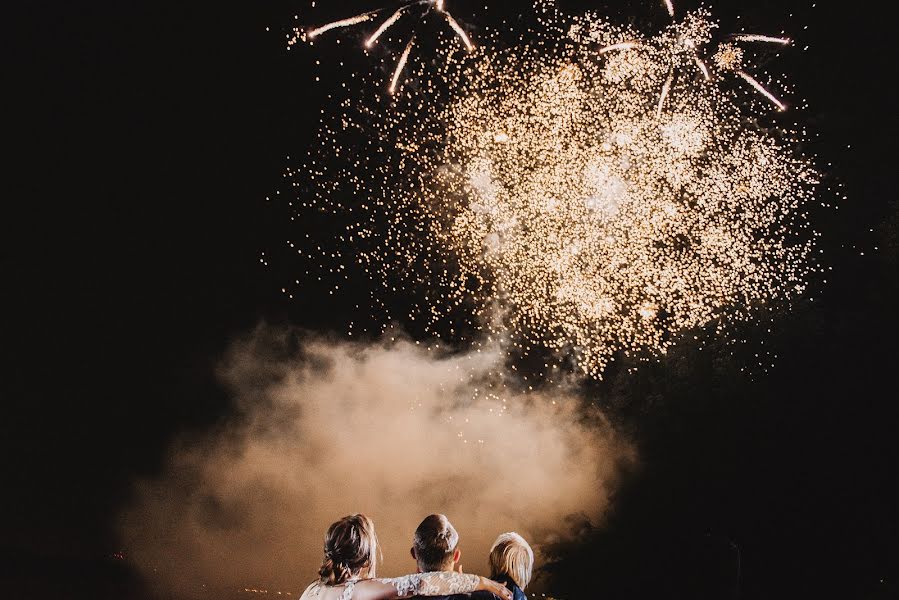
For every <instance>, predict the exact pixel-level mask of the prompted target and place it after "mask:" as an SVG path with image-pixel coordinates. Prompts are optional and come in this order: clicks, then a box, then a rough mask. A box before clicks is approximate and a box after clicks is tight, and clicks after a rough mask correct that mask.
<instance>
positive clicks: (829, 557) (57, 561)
mask: <svg viewBox="0 0 899 600" xmlns="http://www.w3.org/2000/svg"><path fill="white" fill-rule="evenodd" d="M343 4H344V3H341V5H343ZM457 4H459V5H464V4H466V3H464V2H459V3H457ZM503 4H504V5H508V6H509V9H508V10H509V13H510V14H514V13H515V12H516V10H514V9H513V8H512V7H514V6H518V5H521V6H525V5H526V3H524V2H522V3H513V2H509V3H503ZM565 4H567V5H569V6H572V7H575V6H577V5H580V6H583V7H586V6H596V5H599V4H602V3H601V2H596V3H589V2H568V3H565ZM621 4H622V5H623V4H624V3H621ZM644 4H645V5H651V4H652V1H651V0H647V2H646V3H644ZM644 4H641V3H639V2H630V3H628V5H629V6H631V7H642V8H632V9H630V10H633V11H640V10H642V11H644V14H647V13H648V12H649V10H650V9H652V8H655V7H654V6H649V7H648V8H647V7H646V6H645V5H644ZM682 4H684V3H682ZM686 4H690V5H692V4H695V3H692V2H689V3H686ZM736 4H739V5H740V11H741V13H742V14H743V15H744V18H748V19H749V20H750V21H751V22H752V23H755V24H758V26H759V27H760V28H767V30H773V31H780V30H781V28H782V27H786V29H787V32H788V33H790V34H792V35H794V36H796V37H798V38H801V39H802V40H803V42H807V43H808V44H809V45H810V49H809V51H808V52H798V51H797V55H795V56H793V57H789V58H785V59H783V62H782V63H779V64H778V65H776V66H772V68H771V71H772V72H777V69H778V68H782V69H783V70H784V71H787V72H789V74H790V78H791V80H792V81H793V83H794V84H795V86H796V88H797V90H798V91H799V92H800V94H801V95H802V96H804V97H807V98H809V99H810V103H811V106H812V109H811V110H810V111H809V114H808V115H807V116H808V125H809V128H810V129H811V130H812V131H816V132H819V133H820V134H821V140H820V141H819V142H817V143H816V144H815V147H814V150H816V151H817V152H818V153H819V154H820V155H821V156H822V160H823V162H824V163H825V165H826V163H830V162H832V163H833V167H832V168H831V170H830V174H831V177H832V180H831V181H832V182H833V183H839V182H842V183H844V184H845V186H846V191H847V194H848V196H849V198H848V200H846V201H845V202H844V203H843V205H842V207H841V209H840V210H839V211H837V212H823V213H822V214H821V215H820V217H819V219H820V221H819V223H818V227H817V228H818V230H819V231H821V232H823V234H824V236H825V239H824V242H823V247H824V248H825V249H826V251H827V254H826V258H825V261H828V262H829V264H831V265H832V266H833V272H832V273H831V274H829V275H828V284H827V285H826V286H824V287H823V290H822V292H821V293H819V294H816V296H817V300H816V302H815V303H813V304H809V303H804V304H801V305H800V306H799V307H798V308H797V310H796V312H795V313H794V314H793V315H791V316H790V317H788V318H786V319H780V320H779V321H778V322H777V327H776V328H775V329H776V333H775V334H774V335H773V336H772V337H773V339H772V340H771V343H772V344H773V345H774V347H775V348H776V350H777V352H778V354H779V355H780V357H781V358H780V360H779V361H778V364H777V367H776V368H775V369H774V371H773V372H772V373H771V374H757V375H756V376H754V377H753V378H751V379H749V378H742V377H741V376H740V375H739V367H740V366H741V364H740V362H739V361H740V360H742V359H743V358H746V359H747V360H748V359H749V357H748V356H746V357H738V358H737V359H730V360H729V361H724V360H723V359H719V358H720V357H715V356H712V355H710V354H709V353H706V354H698V355H697V354H696V353H692V352H690V351H689V350H685V351H683V352H682V353H681V354H680V355H679V356H678V357H676V358H673V359H672V361H671V363H669V364H666V365H662V366H660V367H658V369H656V370H655V371H653V372H651V373H647V374H645V375H642V376H641V377H640V378H636V377H634V378H631V379H627V378H624V377H618V378H614V379H613V382H611V383H609V384H608V387H611V388H614V389H615V390H616V392H617V397H619V398H622V400H620V401H619V402H618V404H617V405H616V407H615V410H616V411H617V414H618V415H619V417H618V418H620V419H621V423H622V426H623V427H626V428H627V429H629V430H631V431H633V432H635V435H637V436H638V438H639V439H640V440H641V455H642V457H643V461H644V464H645V468H644V470H643V471H642V472H641V473H640V474H639V475H635V477H634V479H633V481H632V482H630V483H629V484H628V485H627V486H626V488H625V489H624V490H623V492H622V498H624V501H622V502H620V503H619V504H620V505H621V506H623V507H624V508H623V509H622V510H621V511H620V513H619V514H617V515H616V516H614V517H613V519H612V522H611V524H610V526H609V528H608V530H607V531H605V532H603V533H601V534H598V535H593V536H588V539H587V540H586V541H585V548H586V550H584V551H583V554H582V555H583V556H585V557H589V558H590V560H591V561H592V560H594V559H596V560H599V561H600V562H601V563H602V564H604V565H607V567H606V570H605V571H603V570H602V569H600V571H599V572H598V574H605V575H606V582H605V583H603V584H602V585H604V586H606V587H605V588H603V589H606V590H608V591H609V592H610V593H611V592H614V593H616V594H618V595H616V596H614V597H622V598H625V597H644V595H649V594H650V593H655V592H656V591H658V590H662V589H666V586H670V585H673V584H672V583H671V581H673V580H672V579H671V578H672V572H674V571H675V570H677V571H678V572H680V573H683V572H686V568H684V569H682V568H681V567H682V566H683V565H682V562H681V561H679V560H675V558H674V557H676V556H678V555H679V554H680V549H684V548H691V549H695V548H697V547H699V546H701V545H702V544H705V543H706V542H708V544H711V546H713V547H714V546H715V544H719V545H721V544H723V545H724V546H726V547H727V548H730V547H731V545H732V544H735V545H737V546H738V547H739V548H740V549H741V551H742V556H743V560H744V573H743V581H744V582H745V583H744V590H745V596H746V597H759V598H762V597H765V598H779V597H787V596H788V595H791V594H792V595H793V597H795V595H796V594H799V595H800V597H806V596H811V595H812V594H813V593H814V594H815V595H817V596H819V597H821V596H823V597H843V598H846V597H852V598H886V597H888V595H889V594H890V593H895V590H897V585H899V582H897V578H899V442H897V436H896V433H895V432H896V431H897V428H899V407H897V406H899V393H897V392H896V363H897V360H899V353H897V351H896V339H897V334H899V318H897V313H896V308H897V306H899V303H897V301H899V295H897V291H899V285H897V284H899V281H897V267H899V239H897V237H899V212H897V203H896V198H895V191H894V185H893V178H892V175H893V173H894V168H893V165H894V163H895V159H896V152H895V140H896V117H895V102H894V96H893V95H892V89H891V88H892V87H893V86H892V81H891V78H892V76H893V75H894V73H893V71H894V69H893V68H892V67H891V66H890V65H891V64H892V62H893V59H894V58H895V55H896V52H895V49H894V42H895V34H894V32H893V29H894V27H893V23H892V22H891V21H890V20H889V19H887V18H886V16H885V15H884V14H882V13H879V12H877V11H876V10H875V9H873V8H867V6H866V5H863V4H856V5H851V4H846V3H836V2H819V3H818V4H819V5H818V6H817V7H816V8H814V9H812V8H811V4H812V3H811V2H809V1H805V2H798V1H795V2H794V1H792V0H790V1H785V2H770V1H765V2H752V3H742V2H741V3H737V2H720V1H718V2H713V3H712V5H713V7H714V8H715V10H716V11H718V14H721V15H723V16H724V17H725V19H728V18H729V15H730V13H732V12H733V5H736ZM303 6H305V3H303ZM346 6H347V11H348V12H352V9H353V8H354V7H357V6H359V7H363V6H369V5H368V4H365V3H363V2H358V1H357V0H354V1H353V2H348V3H346ZM298 8H299V7H298V6H297V5H293V6H292V5H291V3H289V2H285V1H282V0H276V1H272V2H258V1H257V2H250V1H246V2H236V1H234V0H223V1H222V2H215V3H213V2H205V1H203V0H198V1H195V2H178V3H173V2H165V1H164V0H162V1H159V2H153V3H151V2H143V1H134V2H109V1H107V0H96V1H95V2H92V3H88V4H84V3H73V2H61V1H58V0H57V1H49V2H33V3H28V4H27V5H19V6H16V7H15V8H12V14H7V16H6V17H4V28H3V29H4V33H3V36H2V37H3V42H2V44H3V54H4V59H5V62H6V63H7V66H6V68H5V69H4V80H5V82H6V83H5V84H4V85H3V88H4V92H3V96H4V98H5V99H6V100H7V101H11V106H10V107H9V108H7V109H6V110H5V111H4V113H5V114H4V122H5V124H4V139H5V141H6V143H5V144H4V145H5V146H6V147H7V150H8V153H9V154H11V155H12V161H9V159H7V161H6V163H5V164H6V167H7V174H6V177H5V180H6V181H7V182H10V183H11V184H12V185H6V186H5V189H6V193H5V194H4V217H3V219H2V221H0V223H2V246H0V248H2V254H0V269H2V286H0V306H2V313H0V340H2V342H0V347H2V352H3V360H2V364H3V374H2V377H0V399H2V408H3V415H2V418H0V444H2V448H0V509H2V510H0V557H2V558H4V560H5V563H6V565H7V567H6V568H5V570H4V569H0V576H3V577H11V578H12V577H13V575H16V573H18V572H19V570H25V571H28V572H30V573H41V572H42V569H44V568H45V566H46V565H53V566H52V568H51V567H47V568H48V569H51V570H52V569H55V570H56V571H59V572H66V573H68V572H70V571H72V570H73V569H74V568H73V567H72V565H77V564H82V563H81V562H80V561H86V562H90V563H91V564H94V563H102V562H103V560H104V557H106V556H108V555H109V554H110V553H111V552H113V551H115V550H117V549H118V546H117V542H116V539H115V535H114V515H115V513H116V511H117V510H118V509H119V507H120V506H121V505H122V503H123V502H125V501H126V500H127V496H128V491H129V487H130V484H131V481H132V480H133V478H134V477H135V476H139V475H146V474H152V473H153V472H154V470H155V469H157V468H158V467H159V465H160V464H161V461H162V460H163V457H164V451H165V448H166V447H167V444H168V443H169V442H170V440H171V439H172V438H173V436H174V435H176V434H177V433H178V432H180V431H184V430H190V429H197V428H202V427H204V426H208V425H209V424H211V423H214V422H215V421H216V420H218V419H220V418H222V417H223V416H224V415H226V414H227V411H228V398H227V397H226V395H225V394H224V392H223V391H221V390H220V389H219V387H218V386H217V385H216V382H215V377H214V372H213V369H214V367H215V365H216V363H217V361H218V360H219V358H220V356H221V354H222V352H223V351H224V349H225V348H226V347H227V344H228V340H229V339H230V338H231V337H232V336H233V335H235V334H238V333H241V332H243V331H246V330H247V329H248V328H250V327H252V326H253V325H254V324H255V323H257V322H258V321H259V320H260V319H263V318H265V319H268V320H271V321H274V322H292V323H296V324H299V325H302V326H304V327H310V328H316V327H318V328H322V327H323V326H322V324H325V323H329V322H330V321H329V319H330V318H331V317H332V315H329V314H328V312H327V304H326V303H325V302H322V303H320V304H319V305H318V306H317V307H316V306H312V308H311V310H306V311H304V312H302V313H300V311H298V310H297V309H296V307H295V306H291V305H289V304H287V303H284V302H283V301H282V299H281V296H280V294H279V288H280V285H279V280H278V277H277V276H273V275H272V274H271V273H269V272H266V271H265V270H264V269H262V268H261V267H260V266H259V262H258V257H259V252H260V251H262V250H264V249H266V248H267V247H269V246H271V245H272V244H273V239H272V238H273V237H276V236H278V235H280V230H279V228H280V227H281V225H279V224H278V217H279V215H277V214H272V211H271V209H270V208H267V206H266V204H265V202H264V198H265V196H266V195H267V194H268V193H269V191H270V190H272V189H273V188H274V187H275V186H276V185H277V184H278V180H279V178H280V176H281V173H282V170H283V168H284V166H285V165H286V163H285V159H284V157H285V155H287V154H293V155H300V154H301V153H303V152H304V151H305V149H306V147H307V145H308V144H309V143H310V140H311V139H312V131H313V126H314V124H315V123H314V120H313V119H311V118H310V116H309V115H311V114H312V113H314V112H315V111H317V110H318V108H319V107H320V100H321V99H320V98H316V97H312V96H310V95H309V93H308V92H307V90H308V86H307V81H308V79H304V78H307V77H308V76H309V73H308V72H307V71H305V70H304V67H303V64H304V63H303V61H302V60H299V59H297V58H296V57H295V56H291V55H289V54H288V53H286V52H285V51H284V48H283V38H282V37H281V33H280V28H282V27H283V26H284V25H287V24H289V23H290V22H291V20H292V15H293V14H294V13H295V12H296V11H297V9H298ZM619 10H621V9H619ZM791 13H792V14H793V17H789V16H788V15H790V14H791ZM460 14H464V11H462V10H461V9H460ZM726 22H730V23H735V21H733V20H730V21H726ZM805 25H808V26H809V29H808V30H802V29H801V28H802V27H804V26H805ZM267 26H270V27H271V28H272V30H273V31H272V32H269V33H266V31H265V27H267ZM5 104H6V103H5ZM850 145H851V149H849V148H848V146H850ZM872 230H873V231H872ZM275 241H276V240H275ZM875 248H878V250H875ZM862 252H863V253H864V256H862V255H861V254H862ZM306 308H307V309H309V307H306ZM756 335H760V334H756ZM738 354H739V353H738ZM722 361H723V362H722ZM697 540H702V544H700V542H698V541H697ZM715 540H718V541H717V542H716V541H715ZM716 552H717V551H716V550H713V551H712V554H713V555H714V556H716V557H718V558H715V559H714V560H719V559H720V557H721V556H725V558H724V559H720V560H724V561H725V562H727V560H729V559H727V558H726V552H725V553H724V554H721V553H720V552H719V553H717V554H716ZM727 552H729V550H728V551H727ZM700 554H701V553H700ZM585 560H586V559H585ZM714 560H712V563H714ZM647 563H648V564H649V566H647ZM702 564H706V563H702ZM709 564H711V563H709ZM9 565H12V566H9ZM672 565H674V566H672ZM578 566H581V565H580V564H579V563H578V561H575V560H571V561H569V562H568V563H566V564H563V565H561V566H560V572H562V573H569V574H570V572H571V570H572V569H574V568H575V567H578ZM67 569H68V570H67ZM709 569H710V570H714V568H713V567H709ZM74 570H77V569H74ZM56 571H54V572H56ZM725 571H726V568H725ZM16 577H18V575H16ZM48 577H51V576H50V575H48ZM628 578H631V581H630V583H628ZM880 579H885V583H880ZM634 581H640V582H641V583H639V584H638V583H634ZM685 585H686V584H685ZM888 590H889V591H888ZM85 597H97V596H90V595H88V596H85ZM572 597H574V596H572ZM722 597H723V596H722Z"/></svg>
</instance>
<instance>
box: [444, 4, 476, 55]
mask: <svg viewBox="0 0 899 600" xmlns="http://www.w3.org/2000/svg"><path fill="white" fill-rule="evenodd" d="M443 14H445V15H446V20H447V22H448V23H449V25H450V27H452V29H453V31H455V32H456V35H458V36H459V39H461V40H462V43H463V44H465V48H466V49H467V50H468V51H469V52H472V51H473V50H474V44H472V43H471V39H470V38H469V37H468V34H467V33H465V30H464V29H462V26H461V25H459V23H458V22H456V20H455V19H454V18H453V15H451V14H449V13H448V12H444V13H443Z"/></svg>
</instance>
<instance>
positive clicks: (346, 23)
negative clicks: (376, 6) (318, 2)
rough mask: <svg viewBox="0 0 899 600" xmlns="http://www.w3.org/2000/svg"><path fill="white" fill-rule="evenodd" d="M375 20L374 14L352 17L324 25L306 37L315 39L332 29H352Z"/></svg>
mask: <svg viewBox="0 0 899 600" xmlns="http://www.w3.org/2000/svg"><path fill="white" fill-rule="evenodd" d="M372 18H374V13H365V14H364V15H359V16H356V17H350V18H349V19H343V20H341V21H334V22H333V23H328V24H327V25H322V26H321V27H319V28H317V29H313V30H312V31H310V32H308V33H307V34H306V35H307V36H308V37H309V39H310V40H311V39H314V38H317V37H318V36H320V35H321V34H323V33H325V32H327V31H331V30H332V29H340V28H342V27H352V26H353V25H358V24H359V23H365V22H366V21H371V20H372Z"/></svg>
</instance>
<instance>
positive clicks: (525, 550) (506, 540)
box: [490, 532, 534, 590]
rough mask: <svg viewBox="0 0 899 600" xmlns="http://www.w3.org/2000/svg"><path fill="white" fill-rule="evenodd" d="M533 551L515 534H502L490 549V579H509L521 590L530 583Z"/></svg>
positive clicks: (532, 570) (532, 568) (532, 569)
mask: <svg viewBox="0 0 899 600" xmlns="http://www.w3.org/2000/svg"><path fill="white" fill-rule="evenodd" d="M533 572H534V551H533V550H531V546H530V545H529V544H528V543H527V542H526V541H525V539H524V538H523V537H521V536H520V535H518V534H517V533H511V532H510V533H503V534H501V535H500V536H499V537H498V538H496V541H495V542H493V548H491V549H490V578H491V579H496V578H497V577H501V576H506V577H509V578H510V579H511V580H512V581H514V582H515V584H516V585H517V586H518V587H520V588H521V589H522V590H523V589H525V588H526V587H527V586H528V584H529V583H530V582H531V575H532V574H533Z"/></svg>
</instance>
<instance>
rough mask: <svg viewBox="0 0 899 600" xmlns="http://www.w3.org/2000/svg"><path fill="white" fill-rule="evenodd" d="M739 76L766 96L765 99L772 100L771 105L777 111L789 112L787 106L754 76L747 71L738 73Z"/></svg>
mask: <svg viewBox="0 0 899 600" xmlns="http://www.w3.org/2000/svg"><path fill="white" fill-rule="evenodd" d="M737 75H739V76H740V77H742V78H743V79H745V80H746V82H747V83H749V85H751V86H752V87H753V88H755V89H756V90H757V91H758V93H760V94H761V95H762V96H764V97H765V98H767V99H768V100H770V101H771V103H772V104H774V105H775V106H776V107H777V110H779V111H781V112H783V111H785V110H787V105H786V104H784V103H783V102H781V101H780V100H778V99H777V96H775V95H774V94H772V93H771V92H769V91H768V90H767V89H766V88H765V86H763V85H762V84H761V83H759V82H758V80H757V79H756V78H755V77H753V76H752V75H750V74H749V73H747V72H745V71H737Z"/></svg>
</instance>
